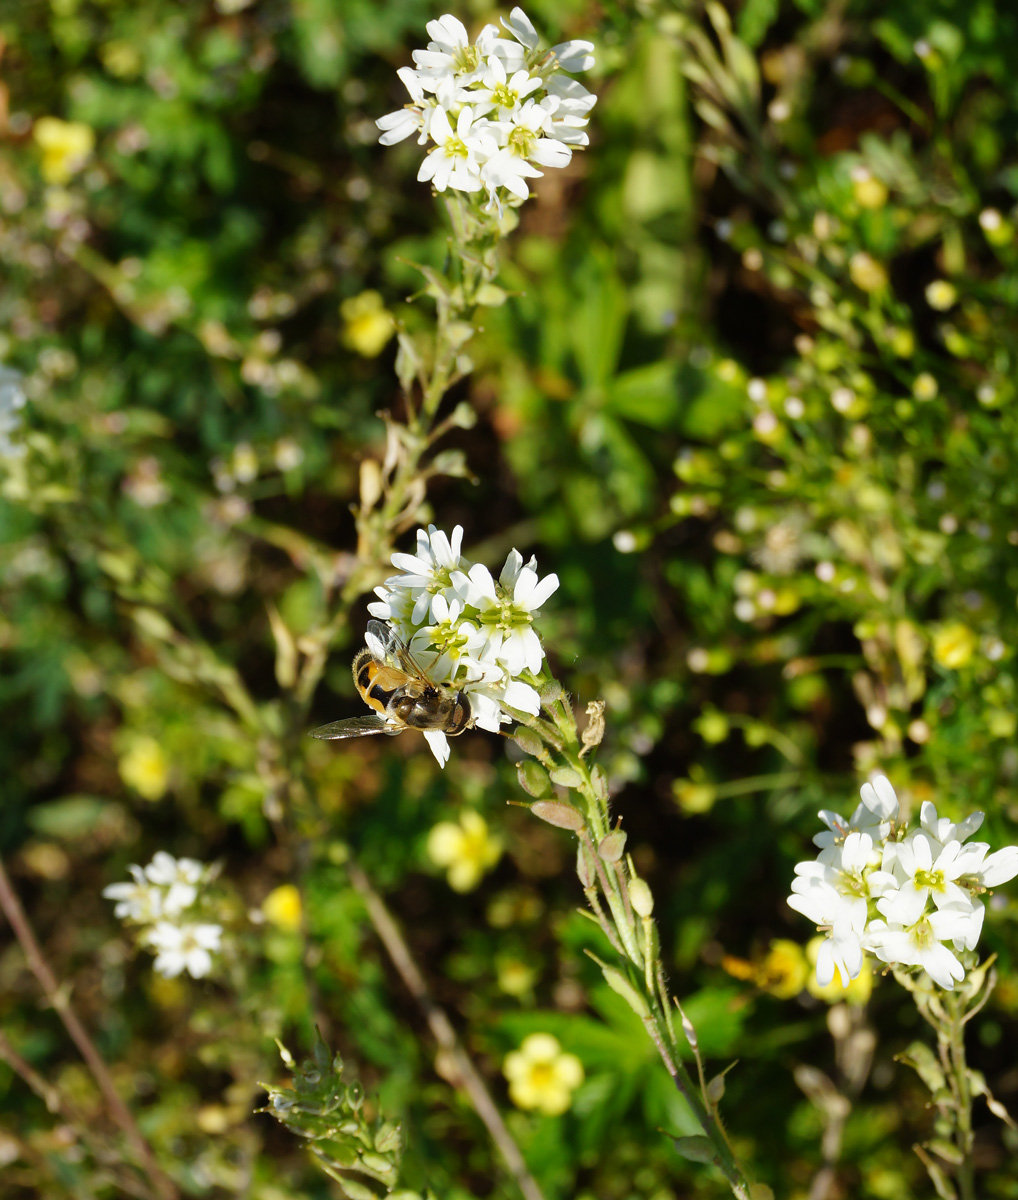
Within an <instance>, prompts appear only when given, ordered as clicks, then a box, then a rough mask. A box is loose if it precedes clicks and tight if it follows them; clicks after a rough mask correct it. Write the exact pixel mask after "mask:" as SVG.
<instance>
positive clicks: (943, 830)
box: [919, 800, 983, 847]
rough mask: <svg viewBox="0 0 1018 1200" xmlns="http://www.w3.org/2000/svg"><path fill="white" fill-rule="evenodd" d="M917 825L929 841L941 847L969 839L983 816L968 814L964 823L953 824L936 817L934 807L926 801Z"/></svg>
mask: <svg viewBox="0 0 1018 1200" xmlns="http://www.w3.org/2000/svg"><path fill="white" fill-rule="evenodd" d="M919 823H920V825H922V827H923V829H924V830H925V832H926V834H927V835H928V836H929V838H930V839H931V841H933V842H936V843H937V845H938V846H941V847H943V846H946V845H947V843H948V842H964V841H965V839H966V838H969V837H971V836H972V834H974V833H975V832H976V830H977V829H978V828H979V827H980V826H981V825H982V823H983V814H982V813H981V812H974V813H970V814H969V815H968V816H967V817H966V818H965V820H964V821H959V822H958V823H957V824H955V823H954V822H953V821H951V820H949V819H948V818H947V817H938V816H937V808H936V805H935V804H933V803H932V801H930V800H926V801H924V802H923V805H922V808H921V809H920V810H919Z"/></svg>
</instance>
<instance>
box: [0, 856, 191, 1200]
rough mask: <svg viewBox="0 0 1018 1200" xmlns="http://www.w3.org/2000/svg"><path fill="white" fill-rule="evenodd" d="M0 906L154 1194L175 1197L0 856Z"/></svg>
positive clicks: (173, 1199) (167, 1198)
mask: <svg viewBox="0 0 1018 1200" xmlns="http://www.w3.org/2000/svg"><path fill="white" fill-rule="evenodd" d="M0 908H2V909H3V911H4V915H5V916H6V917H7V920H8V921H9V922H10V926H11V929H13V930H14V936H15V937H16V938H17V939H18V941H19V942H20V943H21V948H22V950H23V951H24V953H25V959H26V961H27V962H28V966H29V968H30V970H31V972H32V974H33V975H34V976H35V977H36V979H37V980H38V981H39V986H40V987H41V988H42V990H43V993H44V994H45V996H46V999H47V1000H48V1001H49V1002H50V1004H51V1005H52V1006H53V1008H54V1009H55V1010H56V1013H57V1016H59V1018H60V1020H61V1021H62V1022H63V1024H64V1028H65V1029H66V1030H67V1032H68V1033H69V1034H70V1037H71V1041H72V1042H74V1044H75V1046H77V1048H78V1052H79V1053H80V1055H81V1057H82V1058H83V1059H84V1060H85V1062H86V1064H87V1065H88V1069H89V1070H90V1071H91V1073H92V1078H93V1079H94V1080H95V1081H96V1084H97V1085H98V1087H99V1090H100V1092H102V1094H103V1098H104V1099H105V1101H106V1105H107V1107H108V1109H109V1113H110V1116H111V1117H112V1118H113V1120H114V1121H115V1122H116V1123H117V1125H119V1126H120V1129H121V1130H122V1132H123V1134H124V1136H125V1137H126V1138H127V1140H128V1142H129V1143H130V1144H131V1146H133V1148H134V1151H135V1153H136V1154H137V1155H138V1158H139V1160H140V1162H141V1164H142V1166H143V1167H144V1168H145V1171H146V1173H147V1175H148V1177H149V1179H150V1180H151V1182H152V1187H153V1190H154V1191H155V1193H156V1195H157V1196H159V1197H160V1200H176V1198H177V1195H178V1193H177V1189H176V1187H175V1186H174V1184H173V1182H172V1181H171V1180H170V1178H169V1176H167V1175H166V1174H164V1173H163V1171H162V1169H161V1168H160V1166H159V1164H158V1163H157V1162H156V1159H155V1155H154V1154H153V1153H152V1148H151V1146H149V1144H148V1142H147V1141H146V1140H145V1138H144V1136H143V1134H142V1132H141V1130H140V1129H139V1128H138V1125H137V1123H136V1121H135V1119H134V1117H133V1116H132V1115H131V1111H130V1109H129V1108H128V1107H127V1105H126V1104H125V1103H124V1101H123V1100H122V1099H121V1098H120V1095H119V1093H118V1092H117V1089H116V1088H115V1087H114V1085H113V1078H112V1076H111V1075H110V1072H109V1068H108V1067H107V1066H106V1063H105V1062H104V1061H103V1059H102V1056H101V1055H100V1054H99V1051H98V1050H97V1049H96V1048H95V1045H94V1044H93V1042H92V1039H91V1038H90V1037H89V1036H88V1033H87V1032H86V1030H85V1027H84V1025H82V1023H81V1021H80V1020H79V1019H78V1014H77V1013H76V1012H75V1011H74V1009H73V1008H72V1007H71V1002H70V1000H69V999H68V996H67V992H66V990H65V989H64V988H62V987H61V986H60V984H59V983H58V981H57V978H56V976H55V975H54V974H53V971H52V970H51V968H50V965H49V963H48V962H47V961H46V959H45V958H44V957H43V953H42V950H41V949H40V947H39V943H38V942H37V941H36V939H35V934H34V933H33V932H32V926H31V925H30V924H29V922H28V917H27V916H26V915H25V910H24V909H23V908H22V907H21V901H20V900H19V899H18V896H17V893H16V892H15V891H14V888H13V887H12V886H11V881H10V879H9V878H8V877H7V872H6V871H5V870H4V865H3V861H2V860H0Z"/></svg>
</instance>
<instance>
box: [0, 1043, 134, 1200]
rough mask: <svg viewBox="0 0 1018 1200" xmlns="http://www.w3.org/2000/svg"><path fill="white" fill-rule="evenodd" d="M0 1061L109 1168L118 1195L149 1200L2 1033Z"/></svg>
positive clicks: (80, 1116) (80, 1117) (81, 1118)
mask: <svg viewBox="0 0 1018 1200" xmlns="http://www.w3.org/2000/svg"><path fill="white" fill-rule="evenodd" d="M0 1060H3V1061H4V1062H5V1063H6V1064H7V1065H8V1066H9V1067H10V1069H11V1070H12V1071H13V1072H14V1074H15V1075H17V1076H18V1077H19V1078H20V1079H21V1080H22V1081H23V1082H24V1083H25V1084H27V1085H28V1087H30V1088H31V1089H32V1091H33V1092H35V1094H36V1095H37V1096H38V1097H39V1099H40V1100H41V1101H42V1102H43V1104H45V1105H46V1108H47V1109H48V1110H49V1111H50V1112H51V1113H53V1115H54V1116H57V1117H60V1119H61V1120H62V1121H63V1122H64V1124H65V1125H67V1126H68V1127H69V1128H71V1129H73V1130H74V1133H75V1136H76V1137H77V1138H78V1140H79V1141H80V1142H81V1143H82V1144H83V1145H85V1146H87V1147H88V1149H89V1150H90V1151H91V1153H92V1154H93V1155H94V1157H95V1159H96V1161H97V1162H100V1163H102V1164H103V1165H104V1166H105V1167H107V1168H108V1169H109V1171H110V1175H111V1177H112V1176H115V1178H114V1179H112V1180H111V1181H112V1182H114V1183H115V1185H116V1186H117V1187H118V1188H119V1189H120V1190H121V1191H122V1192H126V1193H128V1194H130V1195H132V1196H137V1197H139V1200H149V1198H150V1197H151V1196H152V1195H153V1193H152V1190H151V1188H148V1187H145V1186H144V1184H142V1183H140V1182H139V1181H138V1180H136V1179H134V1178H133V1177H131V1176H128V1175H127V1174H126V1173H125V1171H124V1170H123V1169H122V1168H123V1167H124V1164H123V1163H122V1162H121V1161H120V1159H118V1158H116V1157H114V1155H113V1154H111V1153H110V1151H109V1150H108V1149H106V1148H105V1147H103V1146H101V1145H100V1144H99V1142H98V1140H97V1138H96V1134H95V1131H94V1130H92V1129H90V1127H89V1122H88V1119H87V1118H86V1117H85V1116H84V1115H83V1114H82V1113H80V1112H78V1110H77V1109H76V1108H75V1107H74V1106H73V1105H72V1104H71V1103H70V1101H68V1100H67V1099H66V1097H64V1096H62V1095H61V1094H60V1091H59V1090H58V1089H57V1088H55V1087H54V1086H53V1085H52V1084H50V1083H47V1082H46V1080H45V1079H43V1077H42V1076H41V1075H40V1074H39V1072H38V1071H36V1069H35V1068H34V1067H33V1066H32V1065H31V1063H29V1062H26V1061H25V1059H23V1058H22V1057H21V1055H20V1054H19V1053H18V1052H17V1050H15V1049H14V1047H13V1046H12V1045H11V1043H10V1042H9V1041H8V1040H7V1035H6V1034H5V1033H3V1031H2V1030H0Z"/></svg>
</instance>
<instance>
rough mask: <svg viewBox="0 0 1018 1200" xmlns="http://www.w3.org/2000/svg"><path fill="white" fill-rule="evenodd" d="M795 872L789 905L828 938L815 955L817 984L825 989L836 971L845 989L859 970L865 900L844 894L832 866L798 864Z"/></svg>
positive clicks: (864, 923)
mask: <svg viewBox="0 0 1018 1200" xmlns="http://www.w3.org/2000/svg"><path fill="white" fill-rule="evenodd" d="M860 836H865V835H860ZM867 840H868V839H867ZM871 848H872V847H871ZM853 849H855V847H853ZM858 849H864V847H863V846H861V845H860V846H859V847H858ZM867 853H868V851H867ZM795 870H796V879H795V880H794V881H793V883H792V895H791V896H789V897H788V905H789V907H790V908H794V909H795V910H796V912H800V913H802V914H803V916H804V917H807V918H808V919H809V920H810V921H812V922H813V923H814V924H815V925H816V926H817V928H818V929H820V930H821V931H822V932H824V933H825V934H826V935H827V936H826V938H825V939H824V942H823V943H822V945H821V947H820V951H819V953H818V955H817V982H818V983H819V984H820V986H821V987H826V986H827V984H829V983H830V982H831V980H832V979H833V978H834V971H835V969H837V971H838V973H839V975H840V976H841V982H842V986H843V987H848V984H849V982H850V981H851V980H853V979H856V978H858V975H859V972H860V971H861V970H862V959H863V943H862V938H863V933H864V930H865V927H866V900H865V897H863V896H852V895H847V894H846V893H845V892H844V891H843V890H842V888H841V886H839V885H841V884H842V882H843V881H842V880H841V878H840V877H839V876H840V873H839V872H835V871H834V869H833V868H831V867H824V866H823V865H822V864H820V863H797V864H796V868H795Z"/></svg>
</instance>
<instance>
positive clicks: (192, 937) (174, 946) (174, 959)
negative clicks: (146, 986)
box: [148, 921, 223, 979]
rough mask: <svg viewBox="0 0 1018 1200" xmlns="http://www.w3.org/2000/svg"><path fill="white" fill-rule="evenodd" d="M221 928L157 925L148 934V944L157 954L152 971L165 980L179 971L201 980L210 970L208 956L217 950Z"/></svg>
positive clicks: (165, 922)
mask: <svg viewBox="0 0 1018 1200" xmlns="http://www.w3.org/2000/svg"><path fill="white" fill-rule="evenodd" d="M222 936H223V927H222V926H221V925H172V924H170V922H169V921H160V922H159V923H158V925H155V926H154V927H153V928H152V929H151V930H149V933H148V942H149V944H150V945H152V946H154V947H155V948H156V950H157V952H158V953H157V954H156V960H155V963H154V964H153V968H154V970H155V971H156V972H157V973H158V974H160V975H163V976H165V978H167V979H174V978H175V977H176V976H177V975H179V974H180V973H181V971H187V973H188V974H189V975H191V976H193V977H194V978H195V979H201V978H202V976H204V975H207V974H208V973H209V971H211V970H212V953H211V952H213V951H216V950H218V949H219V944H220V939H221V938H222Z"/></svg>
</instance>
